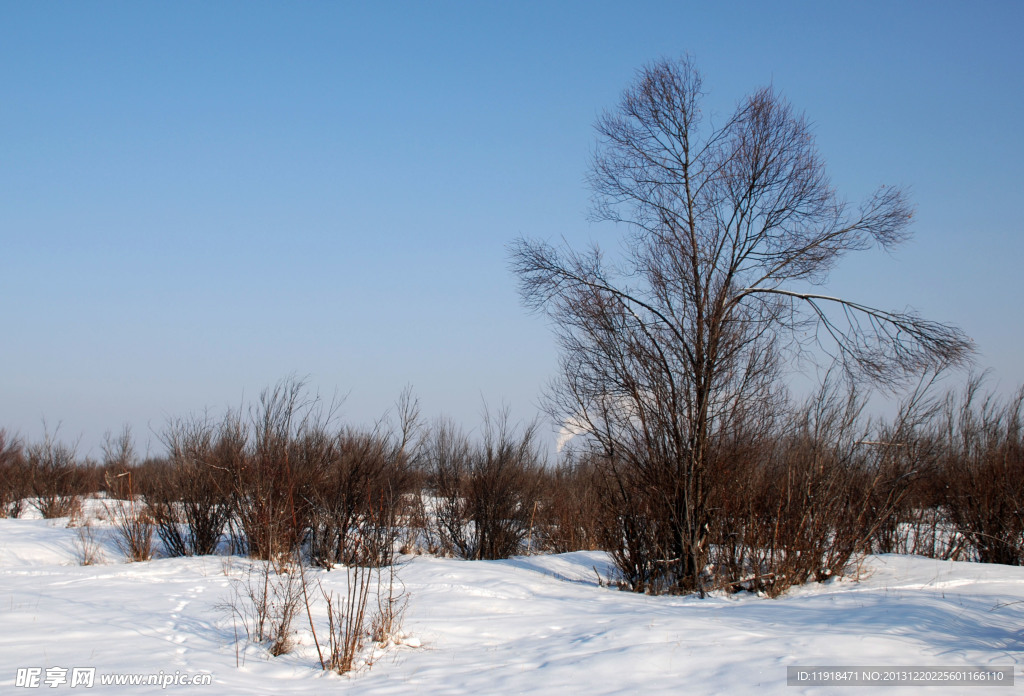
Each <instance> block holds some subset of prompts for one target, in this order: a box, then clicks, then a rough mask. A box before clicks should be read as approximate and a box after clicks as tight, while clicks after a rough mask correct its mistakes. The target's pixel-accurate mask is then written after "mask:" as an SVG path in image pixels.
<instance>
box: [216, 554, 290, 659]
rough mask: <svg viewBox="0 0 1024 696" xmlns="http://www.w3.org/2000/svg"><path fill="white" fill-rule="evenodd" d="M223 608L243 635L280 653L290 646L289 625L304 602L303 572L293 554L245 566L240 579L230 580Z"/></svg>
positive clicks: (272, 653) (288, 649)
mask: <svg viewBox="0 0 1024 696" xmlns="http://www.w3.org/2000/svg"><path fill="white" fill-rule="evenodd" d="M231 593H232V594H231V597H230V598H229V600H228V602H227V604H226V607H225V608H226V609H227V610H228V611H229V612H230V613H231V614H232V615H233V618H234V619H236V620H237V621H239V622H240V623H241V624H242V627H243V629H244V630H245V634H246V638H247V639H248V640H249V641H251V642H254V643H261V644H263V645H265V646H266V647H267V650H268V651H269V652H270V654H271V655H274V656H277V655H284V654H286V653H288V652H290V651H291V649H292V647H293V646H294V630H293V628H292V624H293V623H294V621H295V618H296V617H297V616H298V615H299V613H300V611H301V610H302V607H303V606H304V603H305V602H306V597H307V596H308V595H307V592H306V584H305V575H304V574H303V572H302V568H301V566H300V564H299V560H298V559H297V558H296V557H294V556H291V557H290V556H283V557H278V558H277V559H274V560H270V559H263V560H259V561H256V562H253V563H250V564H249V565H248V568H247V569H246V573H245V577H244V578H235V579H233V580H232V582H231Z"/></svg>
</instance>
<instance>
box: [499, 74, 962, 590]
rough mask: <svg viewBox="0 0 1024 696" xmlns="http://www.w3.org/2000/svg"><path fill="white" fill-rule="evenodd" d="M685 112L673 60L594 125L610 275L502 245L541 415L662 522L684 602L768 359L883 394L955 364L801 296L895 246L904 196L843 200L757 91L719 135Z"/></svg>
mask: <svg viewBox="0 0 1024 696" xmlns="http://www.w3.org/2000/svg"><path fill="white" fill-rule="evenodd" d="M702 96H703V84H702V79H701V76H700V74H699V73H698V71H697V70H696V68H695V66H694V65H693V63H692V62H691V60H690V59H689V58H684V59H682V60H678V61H669V60H663V61H660V62H657V63H654V64H652V65H649V66H647V67H645V68H644V69H642V70H641V71H640V72H639V74H638V77H637V79H636V82H635V83H634V84H633V85H632V86H631V87H629V88H628V89H627V90H626V91H625V93H624V94H623V96H622V99H621V102H620V103H619V105H618V108H617V109H616V110H614V111H611V112H608V113H606V114H604V115H603V116H601V117H600V118H599V119H598V122H597V124H596V128H597V131H598V134H599V136H600V141H599V146H598V149H597V152H596V154H595V156H594V159H593V162H592V167H591V173H590V185H591V187H592V189H593V191H594V194H595V200H594V218H595V219H596V220H600V221H612V222H616V223H623V224H625V225H626V226H627V228H628V230H629V234H628V235H627V236H626V239H625V246H626V250H627V253H626V255H625V258H624V259H623V260H622V261H621V262H620V263H618V264H609V263H607V262H606V261H605V260H604V257H603V254H602V252H601V251H600V250H599V249H598V248H596V247H595V248H593V249H592V250H589V251H586V252H577V251H574V250H571V249H558V248H555V247H553V246H551V245H549V244H546V243H543V242H538V241H531V240H525V239H520V240H517V241H516V242H514V243H513V245H512V247H511V257H512V267H513V270H514V271H515V273H516V274H517V275H518V276H519V279H520V283H521V293H522V297H523V300H524V302H525V304H526V305H527V306H528V307H529V308H531V309H534V310H543V311H546V312H547V313H548V314H549V315H550V316H551V318H552V319H553V320H554V325H555V327H556V328H555V330H556V332H557V335H558V338H559V340H560V343H561V347H562V350H563V352H562V366H561V375H560V377H559V378H558V379H557V381H556V382H555V384H554V385H553V388H552V389H551V390H550V397H551V400H550V406H551V410H552V412H553V415H555V416H556V417H558V418H560V419H564V420H565V421H566V422H568V423H569V424H570V425H571V426H572V427H573V428H575V429H576V430H578V431H579V432H584V433H587V434H588V435H589V436H590V437H591V438H593V441H595V442H596V443H597V444H598V445H599V449H600V450H602V451H603V453H604V454H605V456H606V460H607V462H608V464H609V466H610V467H612V469H613V470H614V472H615V475H616V478H617V480H618V481H619V482H620V485H619V490H620V492H621V495H622V498H623V501H624V502H626V501H629V502H628V504H630V505H632V506H633V510H641V511H645V512H643V514H642V515H641V517H643V518H644V519H646V520H648V521H650V520H657V521H658V525H661V523H662V522H665V523H667V524H665V525H663V526H664V529H663V530H661V531H656V532H652V534H654V535H655V537H656V538H653V541H654V542H655V543H654V547H655V548H656V549H657V551H656V554H655V555H656V556H658V557H656V558H652V559H649V561H647V563H646V565H647V566H648V568H647V570H650V569H651V568H655V569H656V571H657V573H659V574H660V575H661V577H662V578H664V577H668V578H671V580H672V582H671V583H670V589H674V590H679V591H692V590H701V587H702V581H701V572H702V569H703V568H704V566H705V562H706V559H707V530H708V525H709V514H710V510H709V509H708V504H707V496H708V481H707V474H708V470H707V468H708V466H709V462H711V461H713V459H714V456H713V452H711V451H710V450H711V448H712V447H713V446H714V442H715V440H716V438H715V437H714V436H715V434H716V433H717V432H719V431H720V430H721V429H723V428H726V427H727V424H728V423H729V422H730V420H731V419H733V418H734V417H735V416H736V415H737V414H741V413H750V412H751V411H757V410H759V409H764V408H765V404H770V403H772V402H773V401H776V400H779V399H781V398H783V394H784V392H783V389H782V388H781V386H780V380H779V377H780V375H781V372H782V366H783V360H784V359H785V358H787V357H792V356H795V355H799V354H804V353H807V352H808V350H807V349H808V348H809V345H810V344H812V343H813V344H816V345H818V346H820V348H821V349H822V350H823V351H824V352H825V353H826V354H828V355H831V356H832V357H833V358H835V359H836V360H837V361H838V362H839V363H840V364H841V365H842V367H843V369H844V370H845V371H846V372H847V374H848V375H849V376H851V377H854V378H858V379H866V380H868V381H870V382H871V383H873V384H876V385H882V386H886V387H895V386H897V385H899V384H901V383H902V381H903V379H904V378H905V377H906V376H908V375H910V374H913V373H918V372H921V371H922V370H924V369H926V368H933V367H936V366H940V365H947V364H951V363H957V362H961V361H963V360H965V359H966V358H967V357H968V356H969V354H970V352H971V344H970V342H969V340H968V339H967V337H966V336H965V335H964V334H963V333H962V332H961V331H960V330H959V329H957V328H955V327H952V326H948V325H945V324H939V323H935V322H931V321H927V320H925V319H922V318H920V317H919V316H917V315H916V314H914V313H913V312H910V311H886V310H881V309H877V308H873V307H868V306H865V305H863V304H859V303H856V302H853V301H850V300H847V299H844V298H838V297H832V296H829V295H827V294H823V293H821V292H817V291H816V287H817V286H820V285H822V284H824V283H825V281H826V280H827V278H828V274H829V271H830V270H831V269H832V268H833V267H834V266H835V265H836V263H837V262H838V261H839V260H840V259H842V258H843V257H844V256H845V255H846V254H847V253H848V252H851V251H861V250H866V249H869V248H871V247H873V246H879V247H881V248H883V249H891V248H893V247H895V246H896V245H898V244H900V243H901V242H903V241H904V240H906V239H907V237H908V232H907V228H908V224H909V222H910V220H911V216H912V209H911V206H910V204H909V203H908V201H907V199H906V196H905V194H904V192H903V191H902V190H900V189H898V188H892V187H882V188H879V189H878V190H877V191H876V192H875V194H874V195H873V196H871V197H870V198H869V199H868V200H867V201H865V202H864V203H863V204H861V205H860V206H851V205H850V204H849V203H847V202H846V201H844V200H843V199H841V198H840V197H839V196H838V194H837V193H836V191H835V190H834V189H833V187H832V185H831V183H830V181H829V179H828V176H827V175H826V173H825V167H824V163H823V161H822V159H821V157H820V155H819V154H818V152H817V150H816V149H815V145H814V138H813V136H812V133H811V128H810V126H809V124H808V123H807V121H806V120H805V119H804V118H803V117H802V116H801V115H799V114H797V113H796V112H794V110H793V109H792V107H791V106H790V105H789V104H788V103H787V102H786V101H785V100H784V99H783V98H782V97H780V96H779V95H778V94H777V93H776V92H775V91H774V90H773V89H772V88H770V87H769V88H764V89H761V90H758V91H757V92H755V93H754V94H752V95H750V96H749V97H747V98H746V99H745V100H743V101H742V102H741V103H740V104H739V106H738V107H737V109H736V110H735V112H734V113H733V114H732V115H731V116H730V117H729V118H727V119H726V120H725V121H724V122H723V123H721V124H720V125H715V124H712V123H710V122H709V121H708V120H707V119H705V117H704V114H703V112H702V110H701V99H702ZM622 519H623V520H624V521H625V523H628V524H630V525H634V526H635V524H637V520H631V519H630V518H629V517H628V516H623V517H622ZM640 524H641V526H643V525H644V524H645V523H643V521H642V520H641V521H640ZM658 525H651V524H648V526H658ZM641 575H643V573H641ZM640 580H641V581H640V582H638V583H634V587H635V588H636V589H641V587H642V586H645V585H649V584H650V578H647V579H643V578H640ZM662 585H663V583H662Z"/></svg>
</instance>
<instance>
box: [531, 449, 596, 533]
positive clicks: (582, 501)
mask: <svg viewBox="0 0 1024 696" xmlns="http://www.w3.org/2000/svg"><path fill="white" fill-rule="evenodd" d="M609 484H610V482H609V480H608V477H607V476H606V472H604V471H603V470H602V468H601V465H600V460H599V458H597V457H595V456H590V455H586V454H583V455H577V454H576V453H573V452H567V453H566V455H565V457H564V458H563V459H562V461H560V462H559V463H558V465H557V466H556V467H555V468H554V469H553V470H550V471H545V472H544V473H543V475H542V485H541V494H540V504H539V505H538V507H537V525H536V526H537V533H538V537H539V538H538V539H537V544H536V545H537V546H538V547H539V548H540V549H542V550H544V551H546V552H549V553H565V552H568V551H594V550H598V549H604V548H606V546H607V543H606V541H607V540H606V538H605V534H604V530H605V529H607V528H608V527H609V526H610V525H611V522H612V521H611V519H610V517H611V516H610V515H609V511H608V506H607V504H606V503H605V500H606V497H607V489H608V486H609Z"/></svg>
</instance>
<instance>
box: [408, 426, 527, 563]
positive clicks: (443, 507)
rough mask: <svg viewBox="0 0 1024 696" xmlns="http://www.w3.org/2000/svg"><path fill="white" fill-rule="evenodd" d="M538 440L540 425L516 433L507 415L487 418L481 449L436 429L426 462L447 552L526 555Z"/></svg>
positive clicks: (462, 437) (486, 556)
mask: <svg viewBox="0 0 1024 696" xmlns="http://www.w3.org/2000/svg"><path fill="white" fill-rule="evenodd" d="M536 434H537V426H536V424H532V425H529V426H527V427H526V428H524V429H523V430H521V431H520V432H516V431H515V429H514V428H513V427H512V426H511V424H510V423H509V418H508V414H507V412H502V413H501V414H500V415H499V416H498V418H497V419H492V418H490V417H486V418H485V421H484V428H483V440H482V442H481V443H478V444H471V443H470V441H469V439H468V438H467V437H466V436H465V435H464V434H463V433H462V432H461V431H459V430H458V429H457V428H455V427H454V426H453V425H452V424H450V423H439V424H438V425H437V426H436V427H435V428H434V430H433V432H432V433H431V434H430V437H429V438H428V440H427V444H426V446H425V449H424V454H423V456H424V460H425V464H426V466H427V470H428V471H429V476H430V478H431V483H432V487H433V489H434V493H435V496H436V500H435V510H434V518H435V524H436V529H437V533H438V537H439V539H440V540H441V547H442V549H443V550H444V551H446V552H449V553H452V554H454V555H458V556H460V557H462V558H467V559H486V560H492V559H498V558H508V557H509V556H514V555H516V554H518V553H521V552H522V551H523V543H524V541H525V540H526V539H527V537H528V536H529V535H530V533H531V529H532V528H531V524H532V522H533V521H534V519H535V513H536V509H537V508H536V506H537V502H538V500H539V499H540V491H541V478H540V477H541V471H542V466H541V458H540V454H539V452H538V449H537V446H536Z"/></svg>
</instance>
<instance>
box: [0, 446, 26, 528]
mask: <svg viewBox="0 0 1024 696" xmlns="http://www.w3.org/2000/svg"><path fill="white" fill-rule="evenodd" d="M28 496H29V471H28V468H27V466H26V462H25V454H24V449H23V447H22V444H21V440H19V439H18V438H16V437H12V436H10V435H8V434H7V431H6V430H3V429H2V428H0V517H19V516H20V515H21V513H22V510H23V509H24V505H25V498H27V497H28Z"/></svg>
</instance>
